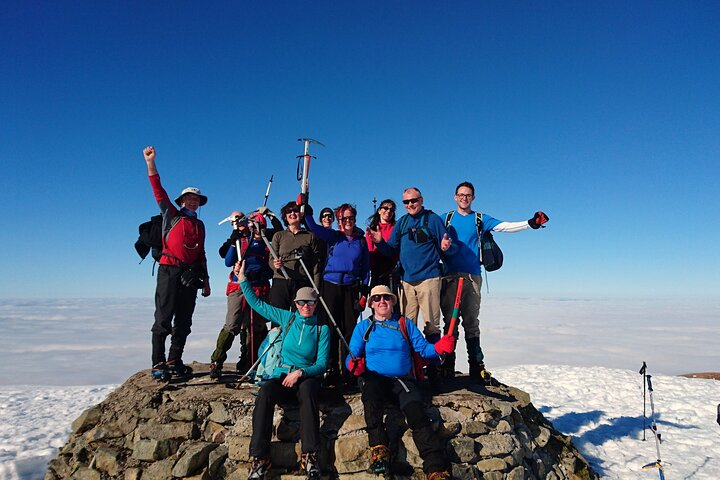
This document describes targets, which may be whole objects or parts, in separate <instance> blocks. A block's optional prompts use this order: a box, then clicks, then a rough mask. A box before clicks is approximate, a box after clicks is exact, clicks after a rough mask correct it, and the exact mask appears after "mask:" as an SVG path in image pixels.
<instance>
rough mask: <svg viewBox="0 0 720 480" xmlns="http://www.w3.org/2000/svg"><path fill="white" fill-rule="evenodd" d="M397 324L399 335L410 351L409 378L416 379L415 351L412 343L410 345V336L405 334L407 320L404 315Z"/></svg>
mask: <svg viewBox="0 0 720 480" xmlns="http://www.w3.org/2000/svg"><path fill="white" fill-rule="evenodd" d="M398 323H399V324H400V333H402V336H403V338H404V339H405V341H406V342H407V344H408V349H409V350H410V376H411V377H412V378H417V375H416V374H415V355H414V353H415V349H413V346H412V343H410V336H409V335H408V333H407V320H406V319H405V315H403V316H401V317H400V319H399V320H398Z"/></svg>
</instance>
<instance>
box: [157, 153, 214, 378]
mask: <svg viewBox="0 0 720 480" xmlns="http://www.w3.org/2000/svg"><path fill="white" fill-rule="evenodd" d="M143 155H144V156H145V163H146V164H147V171H148V177H149V178H150V185H151V186H152V189H153V194H154V195H155V200H156V201H157V203H158V206H159V207H160V212H161V213H162V217H163V222H162V223H163V228H162V231H163V236H162V244H163V251H162V257H161V258H160V266H159V267H158V273H157V288H156V290H155V323H154V324H153V327H152V364H153V368H152V374H153V377H154V378H156V379H157V380H168V379H169V378H170V375H171V374H176V375H186V374H188V373H190V372H191V370H190V368H189V367H186V366H185V364H184V363H183V361H182V354H183V350H184V348H185V341H186V340H187V337H188V335H190V326H191V325H192V314H193V312H194V311H195V301H196V299H197V291H198V289H202V295H203V297H207V296H209V295H210V277H209V276H208V274H207V259H206V258H205V225H204V224H203V223H202V222H201V221H200V220H199V219H198V218H197V209H198V208H199V207H201V206H202V205H205V204H206V203H207V197H206V196H205V195H203V194H202V193H200V189H198V188H195V187H188V188H186V189H184V190H183V191H182V192H181V193H180V196H178V197H177V198H176V199H175V203H176V204H177V205H178V206H179V207H180V209H179V210H178V209H177V208H175V206H174V205H173V204H172V202H171V201H170V198H169V197H168V194H167V192H166V191H165V189H164V188H163V186H162V184H161V183H160V176H159V175H158V171H157V167H156V166H155V148H154V147H146V148H145V149H144V150H143ZM168 335H171V337H170V338H171V340H170V350H169V351H168V357H167V361H166V360H165V339H166V338H167V336H168Z"/></svg>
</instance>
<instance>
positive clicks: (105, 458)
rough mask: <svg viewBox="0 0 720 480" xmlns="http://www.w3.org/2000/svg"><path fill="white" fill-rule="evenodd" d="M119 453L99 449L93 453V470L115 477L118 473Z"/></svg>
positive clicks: (115, 450)
mask: <svg viewBox="0 0 720 480" xmlns="http://www.w3.org/2000/svg"><path fill="white" fill-rule="evenodd" d="M119 455H120V452H119V451H118V449H116V448H109V447H100V448H98V449H97V451H96V452H95V468H97V469H98V470H100V471H103V472H105V473H107V474H108V475H111V476H115V475H117V474H118V473H120V465H119V463H118V457H119Z"/></svg>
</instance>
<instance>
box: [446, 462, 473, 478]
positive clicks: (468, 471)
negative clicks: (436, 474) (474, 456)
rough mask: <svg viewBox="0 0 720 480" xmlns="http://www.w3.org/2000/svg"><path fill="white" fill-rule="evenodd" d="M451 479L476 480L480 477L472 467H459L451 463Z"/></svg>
mask: <svg viewBox="0 0 720 480" xmlns="http://www.w3.org/2000/svg"><path fill="white" fill-rule="evenodd" d="M452 478H453V479H454V480H476V479H477V478H480V475H479V473H478V470H477V468H476V467H475V466H474V465H460V464H457V463H453V465H452Z"/></svg>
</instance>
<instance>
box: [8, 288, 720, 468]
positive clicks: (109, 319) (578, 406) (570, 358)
mask: <svg viewBox="0 0 720 480" xmlns="http://www.w3.org/2000/svg"><path fill="white" fill-rule="evenodd" d="M717 311H718V309H717V305H716V304H711V305H710V306H709V309H706V310H703V309H702V308H701V307H700V306H698V305H696V304H692V305H690V304H686V305H682V304H676V305H674V306H672V305H668V304H667V303H658V302H628V301H622V302H615V303H613V302H609V301H582V302H580V301H567V300H562V301H548V300H533V299H522V301H519V300H512V299H509V300H508V299H506V300H499V299H493V298H487V299H484V300H483V313H482V322H483V325H482V327H483V345H484V350H485V352H486V356H487V359H488V362H489V366H490V367H491V370H492V371H493V374H494V375H495V376H496V377H497V378H498V379H499V380H500V381H502V382H503V383H506V384H509V385H513V386H515V387H518V388H520V389H522V390H524V391H526V392H528V393H529V394H530V396H531V399H532V402H533V404H534V405H535V407H536V408H538V410H540V411H541V412H542V413H543V414H544V415H545V416H546V418H548V419H549V420H550V421H552V422H553V424H554V425H555V427H556V428H557V429H558V430H560V431H561V432H563V433H565V434H567V435H570V436H571V437H572V438H573V443H574V444H575V445H576V446H577V447H578V449H579V450H580V452H581V453H582V454H583V455H584V456H585V457H586V458H587V459H588V460H589V461H590V463H591V464H592V465H593V467H594V468H595V470H596V471H597V472H598V473H600V474H601V475H602V476H603V478H607V479H653V478H658V473H657V471H656V470H642V466H643V465H645V464H647V463H650V462H654V461H655V460H656V457H657V454H656V447H655V442H654V439H653V437H652V435H651V432H650V431H649V430H647V431H646V432H645V436H646V440H645V441H643V384H642V376H641V375H640V374H638V370H639V368H640V366H641V365H642V362H643V360H646V361H647V363H648V373H650V374H652V375H653V377H652V379H653V387H654V390H655V391H654V400H655V411H656V419H657V425H658V431H659V432H660V433H661V434H662V438H663V442H662V444H661V446H660V453H661V458H662V463H663V465H665V475H666V478H668V480H671V479H680V478H687V479H690V478H692V479H713V480H717V479H720V426H719V425H718V424H717V423H716V416H717V412H716V408H717V404H718V402H720V382H718V381H715V380H704V379H695V378H693V379H691V378H684V377H677V376H672V375H668V374H676V373H682V372H685V373H689V372H693V371H695V372H698V371H712V370H715V371H717V366H718V361H717V359H718V349H717V345H718V341H717V325H718V323H717V320H718V314H717ZM613 312H616V313H615V314H613ZM643 312H644V315H643ZM151 317H152V305H151V301H134V300H133V301H128V300H114V301H85V300H83V301H77V302H70V301H58V302H52V301H43V302H40V303H35V302H33V304H31V303H30V302H27V301H22V302H20V301H7V300H3V301H0V324H1V325H3V331H4V334H3V336H0V480H5V479H7V480H21V479H22V480H30V479H42V478H43V477H44V472H45V469H46V466H47V462H48V461H49V460H50V459H51V458H53V457H54V455H55V454H56V451H57V449H58V448H59V447H61V446H62V445H64V443H65V442H66V441H67V438H68V435H69V433H70V425H71V423H72V421H73V420H74V419H75V418H77V416H78V415H79V414H80V413H81V412H82V411H83V410H84V409H86V408H88V407H90V406H92V405H95V404H97V403H99V402H100V401H102V400H103V399H104V398H105V397H106V396H107V394H108V393H109V392H110V391H111V390H112V389H113V388H114V387H115V386H116V385H117V384H119V383H121V382H122V381H124V379H125V378H127V377H128V376H130V375H131V374H133V373H135V372H136V371H137V370H139V369H142V368H148V367H149V365H147V363H149V358H147V357H148V356H149V340H150V338H149V337H150V335H149V328H150V319H151ZM223 318H224V304H223V303H222V302H219V301H215V302H205V303H201V302H199V305H198V310H197V314H196V317H195V322H194V325H193V333H192V335H191V336H190V341H189V342H188V348H187V353H188V355H187V356H186V360H188V361H190V360H192V359H197V360H199V361H205V362H206V361H207V358H206V357H207V356H209V354H210V352H211V351H212V347H213V345H214V340H215V337H216V335H217V332H218V331H219V329H220V327H221V326H222V323H223ZM623 318H624V319H625V323H623V321H622V319H623ZM677 318H684V319H686V320H685V321H684V322H683V325H679V324H678V322H677ZM680 327H682V328H680ZM628 332H630V334H628ZM609 338H612V339H613V340H612V342H611V341H609V340H608V339H609ZM30 339H32V342H31V341H30ZM643 344H644V345H645V348H643ZM647 345H652V347H653V348H647ZM98 346H102V347H103V348H102V349H101V350H98ZM713 346H714V347H713ZM19 358H23V368H22V369H18V368H17V364H18V359H19ZM48 359H50V360H52V361H51V362H48ZM466 362H467V360H466V354H465V353H464V345H463V343H462V341H460V342H459V343H458V367H459V369H460V370H465V369H464V368H463V366H466V365H467V363H466ZM557 363H560V364H557ZM562 363H566V364H567V363H571V364H572V365H565V364H562ZM98 365H102V367H103V368H99V367H98ZM494 365H499V366H497V367H495V366H494ZM619 365H620V366H624V367H621V368H618V366H619ZM28 372H30V374H28ZM35 373H37V375H35ZM100 378H104V379H105V382H98V381H97V379H100ZM28 379H33V380H36V381H40V382H41V383H44V384H45V385H14V383H18V384H19V383H23V382H22V380H25V382H27V380H28ZM78 383H105V385H102V384H100V385H95V386H92V385H90V386H88V385H83V386H71V385H73V384H78ZM108 383H112V384H111V385H107V384H108ZM48 385H50V386H48ZM647 416H648V420H647V421H646V422H645V424H646V425H647V424H649V416H650V403H649V398H648V402H647Z"/></svg>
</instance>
